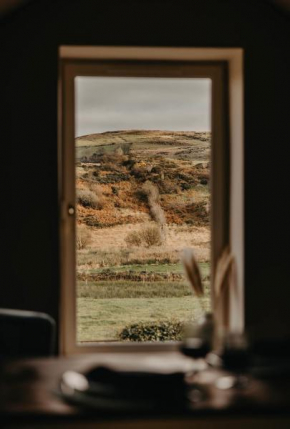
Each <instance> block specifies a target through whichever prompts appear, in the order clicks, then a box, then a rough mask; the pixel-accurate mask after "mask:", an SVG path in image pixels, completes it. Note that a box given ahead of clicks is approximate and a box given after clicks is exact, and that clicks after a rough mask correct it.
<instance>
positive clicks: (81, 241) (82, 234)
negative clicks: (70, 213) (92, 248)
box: [76, 225, 91, 250]
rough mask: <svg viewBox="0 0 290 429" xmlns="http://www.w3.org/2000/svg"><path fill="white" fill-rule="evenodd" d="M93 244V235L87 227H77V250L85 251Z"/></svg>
mask: <svg viewBox="0 0 290 429" xmlns="http://www.w3.org/2000/svg"><path fill="white" fill-rule="evenodd" d="M90 242H91V234H90V232H89V230H88V228H87V227H86V226H85V225H77V237H76V246H77V250H81V249H85V248H86V247H87V246H88V245H89V244H90Z"/></svg>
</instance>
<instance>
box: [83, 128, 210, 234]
mask: <svg viewBox="0 0 290 429" xmlns="http://www.w3.org/2000/svg"><path fill="white" fill-rule="evenodd" d="M209 156H210V134H209V133H194V132H182V133H180V132H161V131H119V132H114V133H113V132H108V133H103V134H93V135H90V136H84V137H79V138H77V139H76V160H77V179H78V181H77V188H78V189H86V188H87V189H88V188H90V186H92V185H93V184H98V185H99V186H100V187H101V190H102V193H103V199H102V202H103V204H102V207H101V209H99V208H98V209H97V210H94V209H92V208H91V207H86V208H85V207H79V211H78V214H79V220H80V221H81V222H83V223H85V224H87V225H88V226H95V227H107V226H114V225H120V224H124V223H136V222H139V221H140V216H141V217H142V215H143V213H148V212H149V209H148V205H147V203H146V201H145V199H144V198H142V195H141V194H140V186H141V185H142V183H144V182H145V181H146V180H150V181H151V182H153V183H154V184H155V185H156V186H157V187H158V189H159V193H160V196H161V198H160V200H161V206H162V208H163V210H164V212H165V214H166V220H167V223H168V224H183V223H186V224H189V225H208V211H209V206H208V183H209V168H210V163H209Z"/></svg>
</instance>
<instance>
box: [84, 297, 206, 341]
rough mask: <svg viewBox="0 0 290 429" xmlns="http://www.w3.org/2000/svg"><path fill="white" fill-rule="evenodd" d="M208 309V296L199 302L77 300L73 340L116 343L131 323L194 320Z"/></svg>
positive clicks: (174, 299) (186, 298) (188, 299)
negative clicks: (114, 341) (119, 334)
mask: <svg viewBox="0 0 290 429" xmlns="http://www.w3.org/2000/svg"><path fill="white" fill-rule="evenodd" d="M209 309H210V298H209V295H208V296H206V297H204V298H203V299H202V300H201V305H200V303H199V302H198V300H197V299H196V298H193V297H192V296H184V297H180V298H123V299H119V298H113V299H93V298H78V299H77V327H78V332H77V340H78V341H80V342H81V341H94V339H97V340H98V341H102V340H104V341H109V340H116V339H117V335H118V333H119V332H120V331H121V330H122V329H123V328H124V327H125V326H126V325H129V324H132V323H138V322H149V323H154V322H158V321H163V320H171V321H174V320H178V321H188V320H196V319H198V318H199V317H200V316H201V314H202V313H203V311H208V310H209Z"/></svg>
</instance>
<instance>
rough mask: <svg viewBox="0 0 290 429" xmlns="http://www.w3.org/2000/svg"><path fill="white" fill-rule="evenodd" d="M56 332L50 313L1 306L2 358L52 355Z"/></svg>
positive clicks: (0, 348) (0, 337)
mask: <svg viewBox="0 0 290 429" xmlns="http://www.w3.org/2000/svg"><path fill="white" fill-rule="evenodd" d="M55 332H56V328H55V321H54V320H53V318H52V317H50V316H49V315H48V314H45V313H39V312H32V311H24V310H9V309H1V308H0V358H22V357H45V356H52V355H53V354H54V353H55Z"/></svg>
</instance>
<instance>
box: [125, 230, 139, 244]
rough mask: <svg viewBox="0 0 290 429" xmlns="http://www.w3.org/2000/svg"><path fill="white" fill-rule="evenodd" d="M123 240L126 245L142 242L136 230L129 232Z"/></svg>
mask: <svg viewBox="0 0 290 429" xmlns="http://www.w3.org/2000/svg"><path fill="white" fill-rule="evenodd" d="M125 241H126V243H127V245H128V246H140V245H141V244H142V236H141V234H140V232H138V231H132V232H129V234H128V235H127V236H126V238H125Z"/></svg>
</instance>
